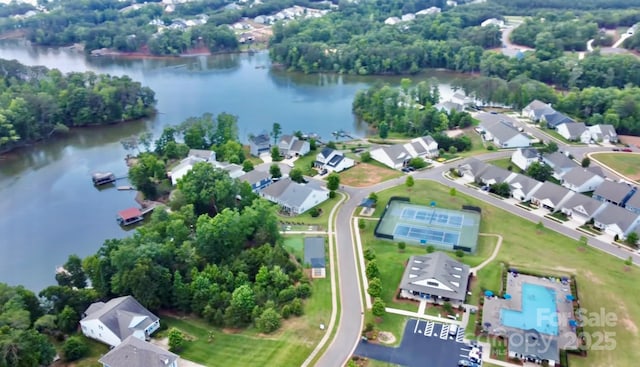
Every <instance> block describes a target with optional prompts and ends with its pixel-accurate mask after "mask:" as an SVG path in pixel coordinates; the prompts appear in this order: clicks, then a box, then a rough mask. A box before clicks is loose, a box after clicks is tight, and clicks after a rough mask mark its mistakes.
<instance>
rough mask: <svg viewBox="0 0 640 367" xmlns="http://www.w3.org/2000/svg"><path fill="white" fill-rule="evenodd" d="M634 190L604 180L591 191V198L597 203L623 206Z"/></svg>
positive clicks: (628, 186)
mask: <svg viewBox="0 0 640 367" xmlns="http://www.w3.org/2000/svg"><path fill="white" fill-rule="evenodd" d="M634 189H635V188H634V187H632V186H630V185H628V184H626V183H623V182H615V181H609V180H605V181H604V182H603V183H602V184H600V186H598V187H597V188H596V189H595V190H594V191H593V195H592V196H591V197H592V198H594V199H596V200H598V201H605V202H608V203H611V204H613V205H618V206H624V205H625V204H626V202H627V200H629V198H631V195H633V192H634Z"/></svg>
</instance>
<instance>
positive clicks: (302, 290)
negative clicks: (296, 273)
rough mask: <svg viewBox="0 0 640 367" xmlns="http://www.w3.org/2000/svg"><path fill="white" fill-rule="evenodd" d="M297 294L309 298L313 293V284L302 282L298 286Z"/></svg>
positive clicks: (299, 296)
mask: <svg viewBox="0 0 640 367" xmlns="http://www.w3.org/2000/svg"><path fill="white" fill-rule="evenodd" d="M296 294H297V296H298V298H302V299H305V298H309V296H310V295H311V286H310V285H309V284H307V283H302V284H300V285H299V286H298V287H296Z"/></svg>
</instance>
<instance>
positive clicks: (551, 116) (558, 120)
mask: <svg viewBox="0 0 640 367" xmlns="http://www.w3.org/2000/svg"><path fill="white" fill-rule="evenodd" d="M543 116H544V120H545V121H546V122H547V126H548V127H551V128H554V129H555V128H556V127H557V126H558V125H560V124H563V123H567V122H575V121H573V119H572V118H571V117H569V116H567V115H564V114H562V113H560V112H558V111H554V112H552V113H548V114H545V115H543Z"/></svg>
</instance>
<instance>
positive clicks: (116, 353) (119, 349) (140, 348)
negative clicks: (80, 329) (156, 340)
mask: <svg viewBox="0 0 640 367" xmlns="http://www.w3.org/2000/svg"><path fill="white" fill-rule="evenodd" d="M98 362H100V363H102V366H103V367H178V356H177V355H175V354H173V353H171V352H169V351H166V350H164V349H162V348H160V347H158V346H156V345H154V344H151V343H149V342H147V341H144V340H140V339H138V338H136V337H134V336H129V337H127V338H126V339H125V340H123V341H122V343H120V344H119V345H118V346H116V347H115V348H113V349H111V350H110V351H109V352H108V353H107V354H105V355H103V356H102V357H100V359H99V360H98Z"/></svg>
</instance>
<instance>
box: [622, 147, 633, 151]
mask: <svg viewBox="0 0 640 367" xmlns="http://www.w3.org/2000/svg"><path fill="white" fill-rule="evenodd" d="M622 151H623V152H633V150H631V148H624V149H622Z"/></svg>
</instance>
